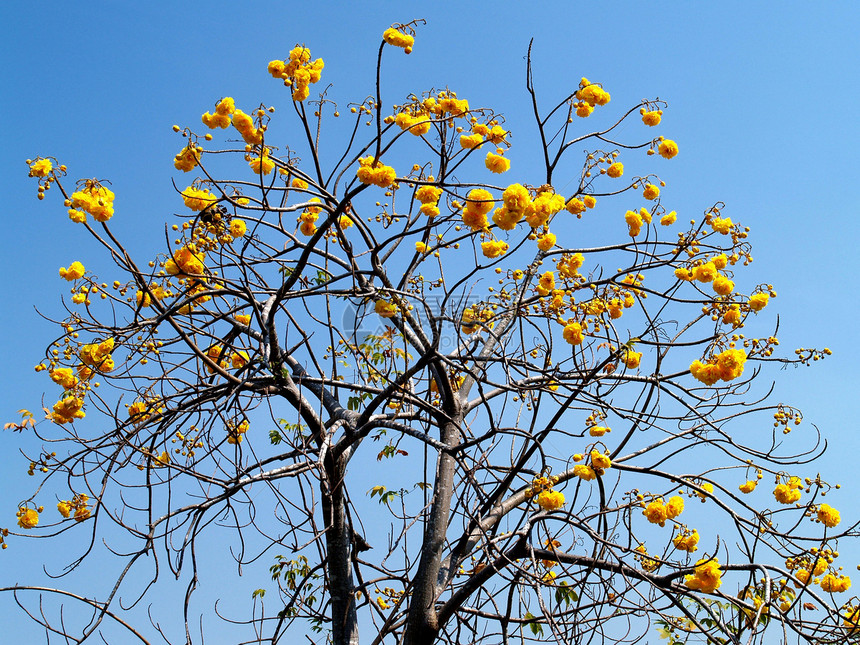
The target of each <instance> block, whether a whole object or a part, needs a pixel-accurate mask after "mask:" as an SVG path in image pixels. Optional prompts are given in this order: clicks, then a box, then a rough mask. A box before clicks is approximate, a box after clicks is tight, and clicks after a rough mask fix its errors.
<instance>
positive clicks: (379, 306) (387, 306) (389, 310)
mask: <svg viewBox="0 0 860 645" xmlns="http://www.w3.org/2000/svg"><path fill="white" fill-rule="evenodd" d="M373 310H374V311H375V312H376V313H377V314H379V315H380V316H381V317H382V318H393V317H394V316H396V315H397V312H398V307H397V305H396V304H394V303H393V302H388V301H387V300H381V299H380V300H377V301H376V303H375V304H374V306H373Z"/></svg>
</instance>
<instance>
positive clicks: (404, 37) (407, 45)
mask: <svg viewBox="0 0 860 645" xmlns="http://www.w3.org/2000/svg"><path fill="white" fill-rule="evenodd" d="M382 40H384V41H385V42H386V43H388V44H389V45H393V46H394V47H400V48H401V49H402V50H404V51H405V52H406V53H407V54H411V53H412V46H413V45H414V44H415V37H414V36H410V35H409V34H404V33H403V32H402V31H400V30H399V29H395V28H394V27H389V28H388V29H386V30H385V31H384V32H382Z"/></svg>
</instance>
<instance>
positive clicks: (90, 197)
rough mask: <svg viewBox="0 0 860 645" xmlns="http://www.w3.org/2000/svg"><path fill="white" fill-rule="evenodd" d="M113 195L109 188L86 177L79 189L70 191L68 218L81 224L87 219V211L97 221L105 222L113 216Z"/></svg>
mask: <svg viewBox="0 0 860 645" xmlns="http://www.w3.org/2000/svg"><path fill="white" fill-rule="evenodd" d="M114 197H115V195H114V194H113V191H111V190H110V189H109V188H105V187H104V186H102V185H101V184H100V183H99V182H98V181H96V180H94V179H87V180H86V181H85V182H84V186H83V188H81V190H76V191H75V192H73V193H72V196H71V202H72V203H71V206H72V208H71V209H69V219H70V220H72V221H73V222H77V223H79V224H83V223H84V222H85V221H86V220H87V216H86V213H89V214H90V215H92V217H93V219H94V220H96V221H97V222H106V221H108V220H109V219H110V218H111V217H113V200H114Z"/></svg>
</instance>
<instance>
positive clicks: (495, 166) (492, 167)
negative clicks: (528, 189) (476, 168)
mask: <svg viewBox="0 0 860 645" xmlns="http://www.w3.org/2000/svg"><path fill="white" fill-rule="evenodd" d="M484 165H485V166H486V167H487V170H489V171H490V172H494V173H496V174H501V173H503V172H507V171H508V170H510V167H511V161H510V159H505V158H504V157H503V156H501V155H498V154H493V153H492V152H488V153H487V158H486V159H484Z"/></svg>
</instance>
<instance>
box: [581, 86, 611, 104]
mask: <svg viewBox="0 0 860 645" xmlns="http://www.w3.org/2000/svg"><path fill="white" fill-rule="evenodd" d="M576 98H578V99H579V100H581V101H585V102H586V103H588V104H589V105H590V106H592V107H594V106H595V105H606V104H607V103H609V100H610V96H609V92H607V91H606V90H604V89H603V88H602V87H600V86H599V85H593V84H591V85H586V86H585V87H583V88H582V89H581V90H579V91H578V92H577V93H576Z"/></svg>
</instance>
